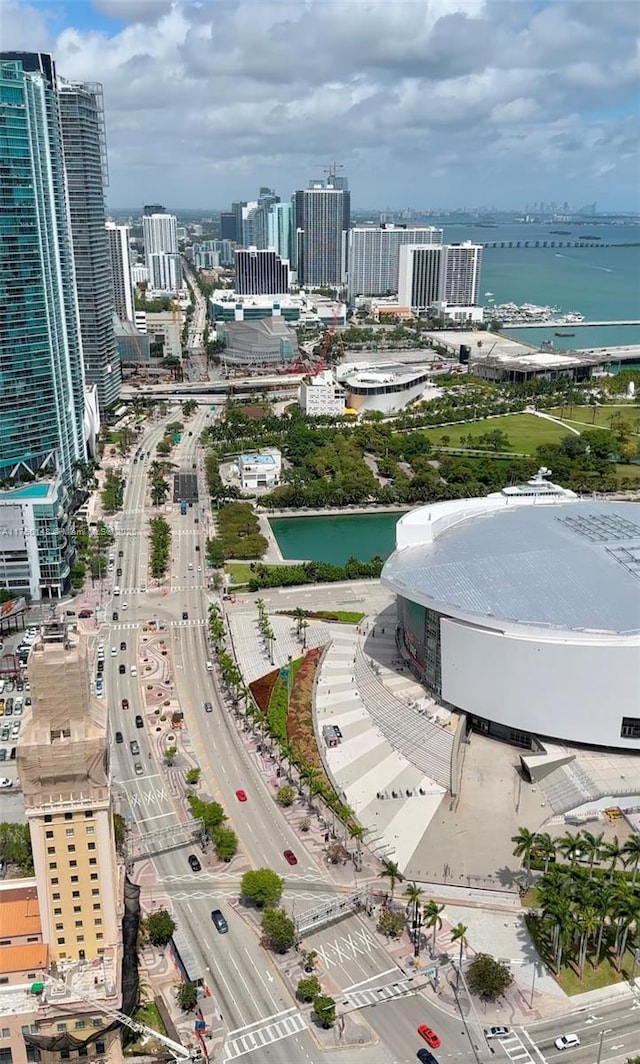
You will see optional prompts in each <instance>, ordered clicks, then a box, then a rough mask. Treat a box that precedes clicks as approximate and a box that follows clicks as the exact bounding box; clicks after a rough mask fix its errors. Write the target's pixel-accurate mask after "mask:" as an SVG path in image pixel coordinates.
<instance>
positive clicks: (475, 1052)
mask: <svg viewBox="0 0 640 1064" xmlns="http://www.w3.org/2000/svg"><path fill="white" fill-rule="evenodd" d="M451 967H452V968H453V970H454V972H456V973H457V971H458V966H457V965H456V963H455V961H451ZM449 985H450V987H451V989H452V990H453V996H454V997H455V999H456V1005H457V1006H458V1012H459V1013H460V1017H461V1019H462V1022H463V1024H464V1029H465V1032H466V1035H467V1038H468V1039H469V1044H470V1046H471V1049H472V1050H473V1055H474V1057H475V1060H476V1064H481V1062H480V1056H479V1054H478V1049H477V1046H476V1044H475V1042H474V1041H473V1038H472V1037H471V1031H470V1030H469V1024H468V1023H467V1018H466V1016H465V1014H464V1012H463V1011H462V1005H461V1004H460V998H459V996H458V986H457V983H450V984H449Z"/></svg>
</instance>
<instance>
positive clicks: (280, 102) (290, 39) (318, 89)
mask: <svg viewBox="0 0 640 1064" xmlns="http://www.w3.org/2000/svg"><path fill="white" fill-rule="evenodd" d="M214 8H215V20H214ZM2 28H3V38H4V46H5V47H6V48H29V49H39V50H40V49H41V50H48V51H50V52H51V53H52V54H53V55H54V56H55V58H56V64H57V67H58V69H59V71H60V72H61V73H62V74H63V76H64V77H66V78H70V79H73V80H84V81H101V82H102V83H103V85H104V98H105V111H106V124H107V135H108V142H109V149H110V156H109V163H110V172H111V187H110V192H109V205H110V206H111V207H113V206H119V205H125V204H126V205H129V204H133V203H136V202H140V203H144V202H148V201H149V199H150V198H156V199H158V200H160V201H162V202H166V203H167V204H169V205H172V204H175V205H179V206H181V207H185V208H186V207H188V206H189V204H191V205H192V206H197V207H202V208H206V207H207V206H209V207H210V209H218V208H221V207H223V205H224V204H225V203H226V202H231V201H233V200H237V199H240V198H243V199H247V200H249V199H250V198H251V196H252V195H253V194H254V192H255V189H256V188H257V187H258V186H260V185H265V186H269V187H271V188H276V189H278V190H279V191H280V192H281V194H283V195H288V193H289V191H293V190H295V189H296V188H301V187H304V186H305V185H306V183H307V181H308V179H309V176H316V175H317V176H321V174H322V170H323V169H325V168H327V167H329V166H330V165H331V161H332V160H334V159H338V160H340V161H341V162H343V163H344V167H345V173H348V175H349V181H350V187H351V189H352V192H353V201H354V204H358V205H359V204H362V205H363V207H369V206H372V205H374V204H378V205H380V207H388V208H390V209H399V208H402V207H406V206H407V205H410V204H415V205H418V206H420V205H424V206H428V205H434V204H438V205H442V206H443V207H454V206H455V205H456V204H463V205H464V204H469V203H473V204H491V203H494V204H500V205H501V206H502V207H503V208H504V209H507V210H513V209H522V208H523V207H524V206H525V205H526V204H527V203H532V202H536V201H540V200H544V201H556V202H559V203H562V202H563V201H564V200H565V199H567V198H568V196H569V192H570V197H569V198H570V199H571V200H572V202H573V203H574V204H575V205H579V204H581V203H589V202H592V201H597V203H598V207H599V209H600V210H601V211H603V212H607V211H635V210H637V209H638V195H637V191H638V189H637V184H638V183H637V173H638V157H637V149H636V143H637V132H636V130H637V115H636V109H635V103H634V91H633V90H634V85H635V81H636V78H637V72H636V71H635V67H634V59H633V45H634V31H635V29H636V28H637V26H636V15H635V11H634V5H631V4H627V3H610V4H607V5H599V4H591V3H582V2H580V0H568V2H566V3H563V4H557V3H545V2H537V3H535V4H531V5H529V4H507V5H505V4H502V5H498V4H493V3H491V2H487V3H485V4H479V3H477V2H471V0H442V2H441V3H439V4H438V5H437V8H434V6H433V5H427V4H422V3H417V2H410V0H407V2H403V0H399V2H398V3H394V4H393V5H389V4H382V3H378V2H377V0H371V3H368V4H367V19H366V20H363V18H362V5H361V4H359V3H356V2H346V3H343V4H337V3H333V2H328V3H326V2H320V0H317V2H316V0H312V2H310V3H308V4H305V5H301V4H298V3H294V2H282V3H273V2H265V3H261V4H259V5H258V4H256V3H255V2H252V0H239V2H238V3H236V4H234V5H230V6H227V5H214V4H211V3H206V2H205V3H201V4H194V3H191V2H179V0H175V2H172V0H146V2H145V3H140V2H137V0H93V2H91V3H90V2H84V3H81V4H80V3H76V2H73V0H70V2H68V3H66V4H63V5H55V4H53V3H52V2H51V3H50V2H49V0H35V2H34V0H31V3H23V2H21V0H6V2H5V3H4V4H3V18H2ZM258 41H259V46H258ZM169 72H170V76H168V74H169Z"/></svg>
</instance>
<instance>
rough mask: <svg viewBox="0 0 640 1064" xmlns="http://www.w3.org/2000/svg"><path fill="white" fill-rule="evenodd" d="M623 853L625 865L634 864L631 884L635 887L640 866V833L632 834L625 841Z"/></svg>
mask: <svg viewBox="0 0 640 1064" xmlns="http://www.w3.org/2000/svg"><path fill="white" fill-rule="evenodd" d="M622 853H623V859H622V860H623V864H624V867H625V868H626V867H627V865H633V876H632V879H631V886H632V887H635V885H636V877H637V875H638V868H640V835H638V834H637V832H636V833H634V834H633V835H631V836H630V837H629V838H628V839H627V841H626V842H625V843H624V845H623V847H622Z"/></svg>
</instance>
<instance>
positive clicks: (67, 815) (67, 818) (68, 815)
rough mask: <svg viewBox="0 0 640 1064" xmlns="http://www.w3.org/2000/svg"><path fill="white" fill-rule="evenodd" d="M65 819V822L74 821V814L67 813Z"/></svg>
mask: <svg viewBox="0 0 640 1064" xmlns="http://www.w3.org/2000/svg"><path fill="white" fill-rule="evenodd" d="M64 818H65V820H72V819H73V813H65V814H64Z"/></svg>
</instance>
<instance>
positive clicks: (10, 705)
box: [4, 698, 13, 717]
mask: <svg viewBox="0 0 640 1064" xmlns="http://www.w3.org/2000/svg"><path fill="white" fill-rule="evenodd" d="M4 715H5V717H12V716H13V701H12V699H10V698H8V699H7V704H6V706H5V707H4Z"/></svg>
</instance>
